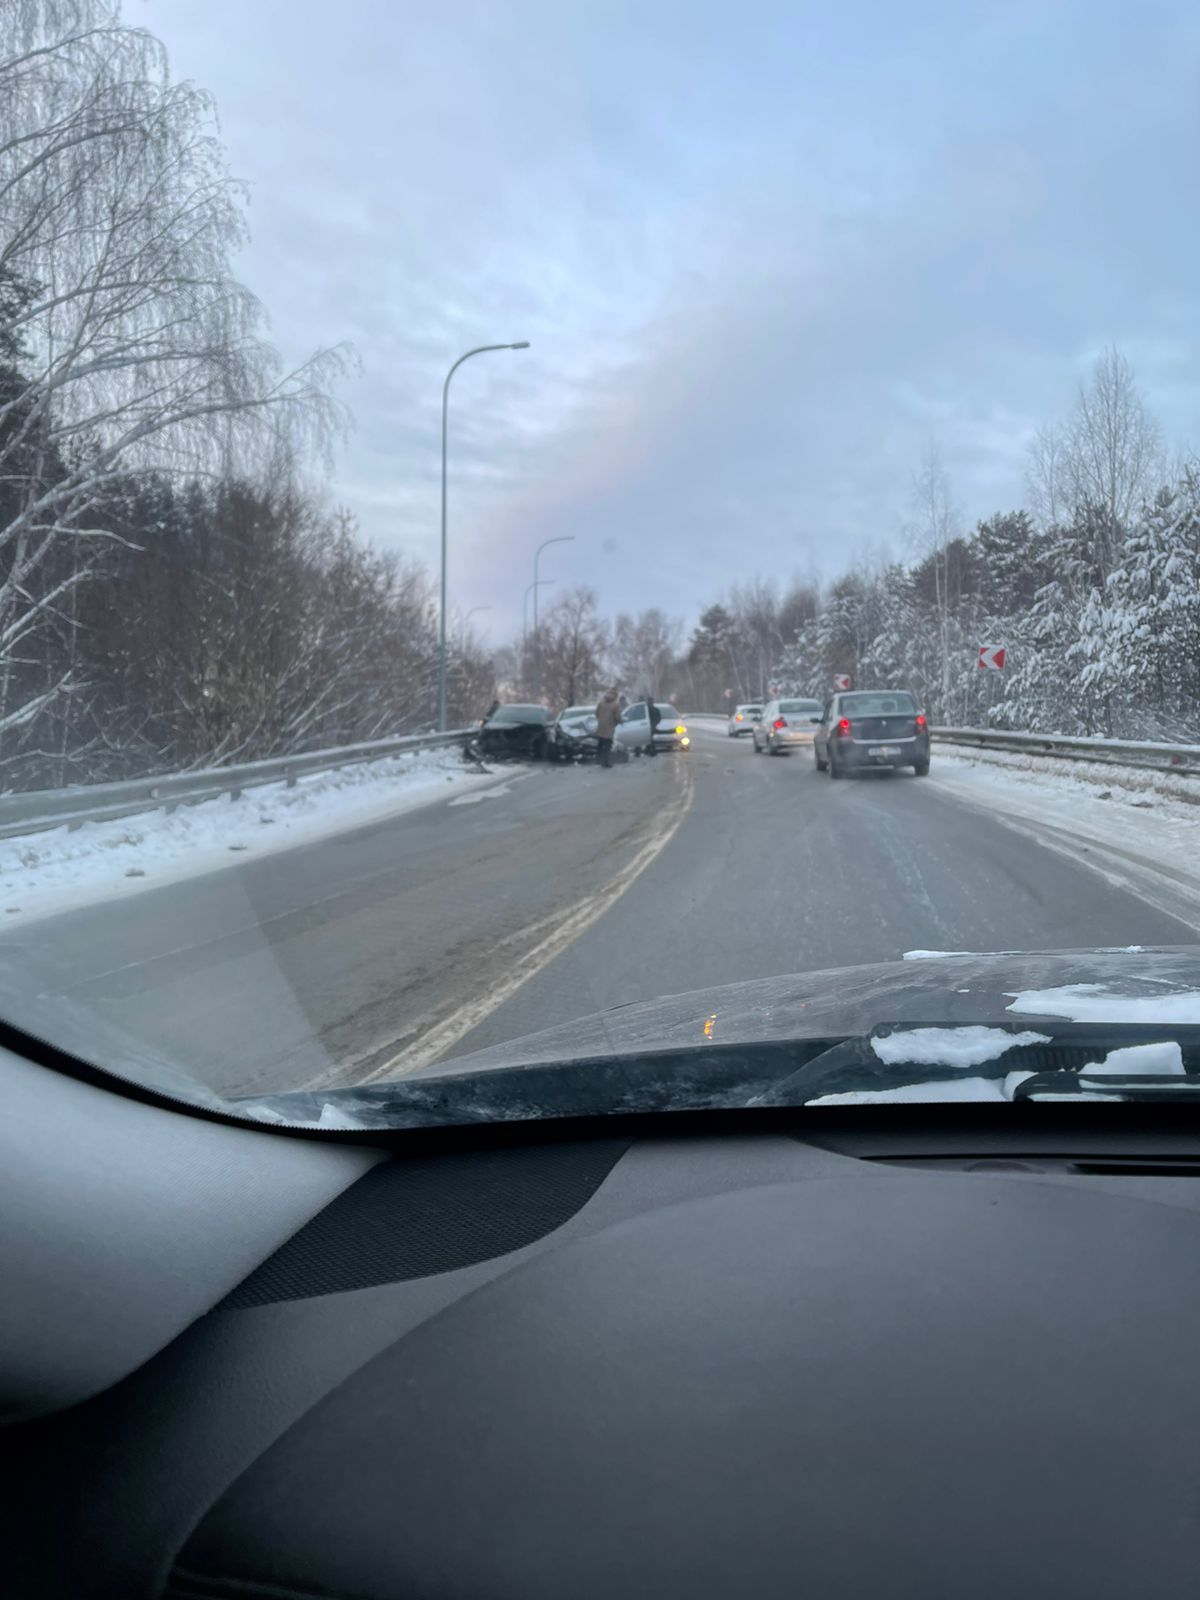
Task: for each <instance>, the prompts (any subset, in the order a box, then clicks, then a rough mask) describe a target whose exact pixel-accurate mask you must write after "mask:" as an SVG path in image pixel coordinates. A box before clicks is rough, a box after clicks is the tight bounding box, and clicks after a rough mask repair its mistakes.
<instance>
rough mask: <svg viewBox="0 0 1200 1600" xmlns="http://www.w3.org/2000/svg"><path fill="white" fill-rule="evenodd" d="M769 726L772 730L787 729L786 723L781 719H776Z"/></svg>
mask: <svg viewBox="0 0 1200 1600" xmlns="http://www.w3.org/2000/svg"><path fill="white" fill-rule="evenodd" d="M771 726H772V727H773V728H786V727H787V723H786V722H785V721H784V720H783V718H782V717H776V718H775V721H774V722H773V723H772V724H771Z"/></svg>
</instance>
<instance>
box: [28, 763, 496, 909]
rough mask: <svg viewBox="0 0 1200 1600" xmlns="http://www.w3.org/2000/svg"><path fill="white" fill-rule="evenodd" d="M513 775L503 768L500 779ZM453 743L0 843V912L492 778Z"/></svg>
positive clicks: (106, 888)
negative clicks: (169, 809) (468, 763)
mask: <svg viewBox="0 0 1200 1600" xmlns="http://www.w3.org/2000/svg"><path fill="white" fill-rule="evenodd" d="M513 778H514V772H513V769H512V768H511V767H510V768H508V770H507V771H506V773H505V775H504V781H505V782H507V783H511V782H512V781H513ZM499 781H500V780H498V779H497V778H495V777H492V776H484V775H481V774H479V773H476V772H473V771H472V770H470V769H469V768H467V767H465V766H464V764H463V761H462V758H461V756H460V755H459V753H458V751H457V750H421V751H415V752H413V753H412V754H411V755H400V756H389V757H387V758H386V759H385V760H382V761H371V762H363V763H361V764H359V765H355V766H348V767H339V768H336V769H334V770H332V771H329V772H320V773H313V774H312V775H311V776H309V777H306V778H300V779H298V780H297V782H296V785H295V787H294V788H291V789H289V788H288V787H287V786H286V784H283V783H277V784H275V783H273V784H266V785H264V786H263V787H262V788H260V789H251V790H247V791H246V793H245V794H244V795H243V796H242V798H241V799H240V800H231V799H230V798H229V796H228V795H224V796H218V797H217V798H216V799H213V800H205V801H203V802H201V804H199V805H195V806H182V807H181V808H180V809H179V810H178V811H175V812H173V813H171V814H170V815H168V814H167V813H166V812H165V811H148V812H145V813H143V814H140V815H138V816H136V817H122V818H120V819H119V820H117V821H113V822H85V823H84V824H83V825H82V827H80V828H77V829H75V830H74V831H70V830H68V829H67V828H65V827H62V828H54V829H50V830H48V831H47V832H45V833H31V834H24V835H22V836H20V837H19V838H12V839H4V840H0V916H3V917H4V918H5V920H6V921H7V922H9V923H13V924H15V923H18V922H20V921H28V920H29V919H31V918H34V917H43V916H50V915H53V914H54V913H55V912H58V911H66V910H71V909H73V908H75V907H77V906H80V905H86V904H88V903H91V902H95V901H101V900H113V899H117V898H123V897H125V896H127V895H131V894H137V893H139V892H140V891H142V890H144V889H155V888H159V887H160V886H161V885H162V884H164V883H172V882H175V881H177V880H178V879H180V878H187V877H192V876H195V875H196V874H199V873H203V872H213V871H216V870H218V869H220V868H222V867H231V866H237V865H238V864H239V863H241V862H245V861H247V860H250V859H255V858H257V857H259V856H263V855H267V854H269V853H271V852H273V851H277V850H287V849H290V848H291V847H292V846H294V845H300V844H308V843H310V842H312V841H313V840H315V839H320V838H324V837H327V836H328V835H330V834H334V833H341V832H344V831H345V830H346V829H349V828H358V827H362V826H364V825H365V824H367V823H371V822H379V821H383V820H385V819H387V818H389V817H395V816H399V815H401V814H402V813H403V812H406V811H412V810H415V809H416V808H417V807H419V806H426V805H431V804H433V803H434V802H436V801H440V800H445V799H450V798H451V797H452V796H453V797H458V796H463V795H466V794H470V793H473V792H474V791H478V790H486V789H488V788H489V787H490V786H492V785H495V784H497V783H498V782H499Z"/></svg>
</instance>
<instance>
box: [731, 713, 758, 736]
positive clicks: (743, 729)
mask: <svg viewBox="0 0 1200 1600" xmlns="http://www.w3.org/2000/svg"><path fill="white" fill-rule="evenodd" d="M762 713H763V708H762V707H761V706H734V708H733V710H732V711H731V712H730V714H729V724H728V728H727V732H728V734H729V737H730V738H731V739H736V738H737V736H738V735H739V734H740V733H753V732H754V724H755V723H756V722H761V721H762Z"/></svg>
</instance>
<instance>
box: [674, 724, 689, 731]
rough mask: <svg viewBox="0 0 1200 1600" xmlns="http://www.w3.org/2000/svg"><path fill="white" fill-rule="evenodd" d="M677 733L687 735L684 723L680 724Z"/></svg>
mask: <svg viewBox="0 0 1200 1600" xmlns="http://www.w3.org/2000/svg"><path fill="white" fill-rule="evenodd" d="M675 732H676V733H686V732H687V729H686V728H685V727H684V725H683V723H682V722H681V723H680V724H679V726H678V727H677V728H676V729H675Z"/></svg>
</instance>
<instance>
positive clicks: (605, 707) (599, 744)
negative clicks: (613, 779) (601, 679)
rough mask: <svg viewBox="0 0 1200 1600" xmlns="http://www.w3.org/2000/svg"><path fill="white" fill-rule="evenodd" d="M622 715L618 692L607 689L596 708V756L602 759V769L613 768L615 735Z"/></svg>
mask: <svg viewBox="0 0 1200 1600" xmlns="http://www.w3.org/2000/svg"><path fill="white" fill-rule="evenodd" d="M620 715H621V708H620V706H619V705H618V704H617V691H616V690H615V689H606V690H605V691H604V693H603V694H602V695H601V696H600V703H599V705H598V706H597V707H596V754H597V756H598V757H599V758H600V765H601V766H602V767H611V766H612V760H611V759H610V758H611V755H612V745H613V735H614V734H615V733H616V731H617V722H618V719H619V718H620Z"/></svg>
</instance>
